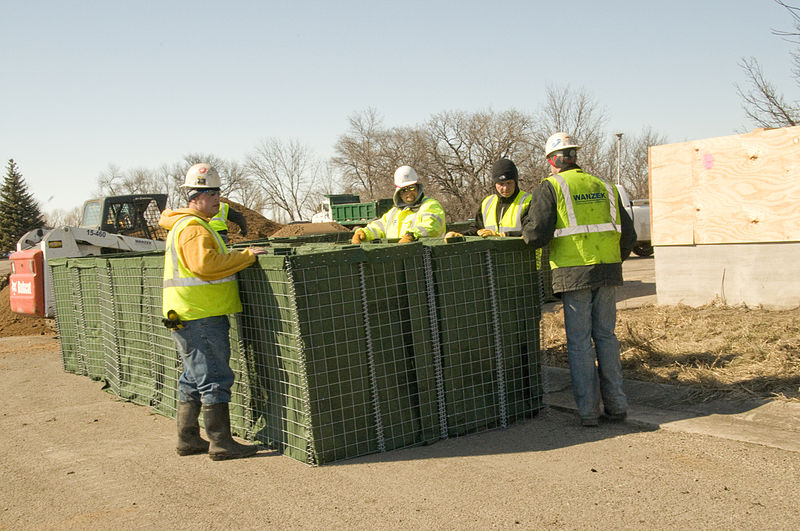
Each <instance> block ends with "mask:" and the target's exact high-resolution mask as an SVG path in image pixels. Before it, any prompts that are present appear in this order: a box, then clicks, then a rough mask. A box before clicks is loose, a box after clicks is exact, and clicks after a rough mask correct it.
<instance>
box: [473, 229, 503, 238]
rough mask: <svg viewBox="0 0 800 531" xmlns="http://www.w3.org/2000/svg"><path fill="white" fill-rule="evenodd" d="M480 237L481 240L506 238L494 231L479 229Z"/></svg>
mask: <svg viewBox="0 0 800 531" xmlns="http://www.w3.org/2000/svg"><path fill="white" fill-rule="evenodd" d="M478 236H480V237H481V238H488V237H489V236H500V237H502V236H504V234H502V233H500V232H497V231H495V230H492V229H478Z"/></svg>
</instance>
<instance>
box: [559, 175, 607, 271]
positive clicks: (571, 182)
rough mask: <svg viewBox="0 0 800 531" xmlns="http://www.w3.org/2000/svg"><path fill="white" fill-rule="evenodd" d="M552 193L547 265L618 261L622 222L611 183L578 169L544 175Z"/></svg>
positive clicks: (575, 264) (580, 264)
mask: <svg viewBox="0 0 800 531" xmlns="http://www.w3.org/2000/svg"><path fill="white" fill-rule="evenodd" d="M546 180H548V181H550V184H551V185H552V186H553V190H555V193H556V199H557V205H556V229H555V232H554V234H553V239H552V241H551V242H550V267H551V268H553V269H555V268H557V267H569V266H583V265H592V264H613V263H620V262H622V259H621V257H620V250H619V240H620V237H621V234H622V223H621V221H620V214H619V197H618V196H617V193H616V190H615V189H614V187H613V186H612V185H611V184H609V183H607V182H605V181H603V180H601V179H599V178H597V177H595V176H594V175H590V174H588V173H586V172H584V171H583V170H581V169H573V170H567V171H564V172H561V173H558V174H556V175H552V176H550V177H548V178H547V179H546Z"/></svg>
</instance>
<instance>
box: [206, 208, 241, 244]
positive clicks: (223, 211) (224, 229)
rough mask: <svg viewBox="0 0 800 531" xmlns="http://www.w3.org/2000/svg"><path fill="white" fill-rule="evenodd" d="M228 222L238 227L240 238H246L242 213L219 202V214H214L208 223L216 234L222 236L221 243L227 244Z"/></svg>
mask: <svg viewBox="0 0 800 531" xmlns="http://www.w3.org/2000/svg"><path fill="white" fill-rule="evenodd" d="M228 221H232V222H233V223H236V224H237V225H239V231H240V233H241V235H242V236H247V219H246V218H245V217H244V215H243V214H242V213H240V212H239V211H237V210H234V209H233V208H231V206H230V205H229V204H228V203H226V202H224V201H220V202H219V212H217V213H216V214H214V217H213V218H211V221H210V222H209V223H208V224H209V225H211V228H212V229H214V230H215V231H217V234H219V235H220V236H222V241H224V242H225V243H228Z"/></svg>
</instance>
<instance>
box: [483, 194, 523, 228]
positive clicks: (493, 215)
mask: <svg viewBox="0 0 800 531" xmlns="http://www.w3.org/2000/svg"><path fill="white" fill-rule="evenodd" d="M499 204H500V198H499V197H498V196H497V194H492V195H490V196H488V197H486V198H484V200H483V202H482V203H481V216H483V227H484V228H485V229H491V230H493V231H495V232H500V233H508V232H522V214H523V213H524V212H525V211H526V210H527V209H528V206H530V204H531V194H528V193H526V192H523V191H522V190H520V191H519V193H518V194H517V197H515V198H514V201H513V202H512V203H511V204H510V205H508V208H506V211H505V212H503V218H502V219H501V220H500V227H499V228H498V227H497V205H499Z"/></svg>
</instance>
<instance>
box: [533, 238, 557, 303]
mask: <svg viewBox="0 0 800 531" xmlns="http://www.w3.org/2000/svg"><path fill="white" fill-rule="evenodd" d="M536 264H537V265H538V268H539V272H540V273H539V274H540V277H541V281H540V283H541V286H542V302H553V301H557V300H558V299H557V298H556V296H555V294H554V293H553V270H552V269H550V246H549V245H545V246H544V247H542V248H541V249H537V250H536Z"/></svg>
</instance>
